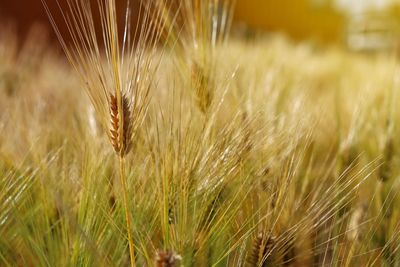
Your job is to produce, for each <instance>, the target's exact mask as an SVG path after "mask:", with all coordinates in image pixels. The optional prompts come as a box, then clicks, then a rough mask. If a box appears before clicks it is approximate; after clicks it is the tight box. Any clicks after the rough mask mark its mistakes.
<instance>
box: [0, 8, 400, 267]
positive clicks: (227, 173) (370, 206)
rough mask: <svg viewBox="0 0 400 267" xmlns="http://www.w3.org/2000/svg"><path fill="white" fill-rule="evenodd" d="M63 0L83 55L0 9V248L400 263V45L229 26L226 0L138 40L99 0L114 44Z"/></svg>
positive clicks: (65, 254)
mask: <svg viewBox="0 0 400 267" xmlns="http://www.w3.org/2000/svg"><path fill="white" fill-rule="evenodd" d="M67 2H69V3H70V4H71V7H72V8H71V9H70V10H69V11H70V12H71V11H72V13H70V14H72V15H74V14H75V17H74V16H70V17H69V20H67V21H66V22H65V23H67V24H68V23H70V24H69V25H70V26H71V29H72V40H73V41H74V42H72V46H71V47H70V46H69V44H68V43H64V49H65V51H66V54H67V59H69V62H70V63H71V64H69V63H68V61H67V60H66V58H65V56H64V55H63V54H62V53H60V51H58V50H56V49H54V48H52V46H51V45H50V44H49V42H46V41H45V40H46V38H45V37H44V33H43V32H42V31H41V30H40V29H35V28H34V29H32V30H31V34H30V35H29V37H28V38H27V40H26V41H25V42H24V43H23V45H22V47H19V48H18V40H17V39H18V38H17V36H16V34H15V33H14V32H13V30H12V28H8V27H6V26H4V27H2V32H3V33H4V34H3V35H2V36H1V38H0V133H1V134H0V237H1V238H0V266H157V267H159V266H160V267H161V266H165V267H169V266H261V267H262V266H399V265H400V251H399V249H400V223H399V222H400V220H399V219H400V205H399V204H400V199H399V195H398V192H399V182H398V176H399V172H400V158H399V153H398V151H399V150H398V148H400V143H399V139H398V138H397V137H398V136H399V131H400V129H399V127H398V125H397V122H398V121H399V120H400V117H399V116H400V114H399V111H398V109H397V104H396V103H397V99H398V98H399V89H400V68H399V65H398V62H397V59H396V57H394V56H393V54H384V53H376V54H360V53H358V54H356V53H352V52H350V51H346V50H344V49H342V48H337V47H320V46H318V45H315V44H313V43H309V42H303V43H292V42H291V41H290V40H287V39H286V38H284V37H282V36H279V35H267V36H264V35H260V36H259V37H257V38H252V39H246V38H243V37H238V36H236V35H233V36H231V35H229V34H228V33H229V31H230V17H231V12H232V8H231V6H230V1H226V0H217V1H212V0H207V1H204V2H202V1H199V0H194V1H192V0H183V1H182V3H183V4H182V6H180V8H178V9H176V8H175V7H174V6H173V5H172V4H171V5H170V4H169V3H168V1H166V0H155V1H150V2H152V3H156V4H155V5H154V6H151V7H150V6H145V7H144V8H143V10H142V12H143V20H144V25H146V26H144V28H143V31H142V32H141V33H137V32H135V33H134V34H132V38H131V39H130V38H125V37H124V38H123V44H124V45H120V42H119V40H121V39H122V37H121V36H122V35H121V36H118V32H119V31H118V30H117V28H118V25H117V23H116V22H115V21H116V18H115V15H116V13H115V10H114V7H115V1H114V0H112V1H108V2H106V3H108V4H103V5H101V3H104V2H102V1H100V0H99V1H98V3H99V6H100V13H101V14H102V17H103V21H102V23H103V24H102V26H100V28H101V29H102V30H103V32H104V36H105V37H103V38H104V40H102V41H103V42H104V47H102V46H101V45H98V44H97V39H96V38H100V39H101V37H99V36H95V35H93V31H92V30H93V29H92V28H91V25H92V24H91V23H90V14H91V13H90V9H89V8H88V6H85V1H84V0H67ZM206 2H207V4H210V3H214V2H218V5H217V7H215V6H214V9H215V10H214V9H212V8H211V9H210V8H205V7H204V6H203V4H204V3H206ZM221 6H222V10H223V11H222V12H220V8H221ZM217 9H218V11H217ZM128 10H129V7H128ZM177 10H178V11H177ZM48 11H49V13H50V14H51V13H52V12H53V11H52V10H48ZM65 12H68V11H65ZM102 12H103V13H102ZM127 14H128V15H129V12H127ZM128 15H127V16H128ZM200 18H201V19H200ZM209 21H213V22H214V23H215V25H214V24H212V23H209ZM74 22H78V23H77V24H74ZM114 22H115V23H114ZM203 22H204V23H203ZM57 23H58V22H54V26H55V28H56V29H57V25H58V24H57ZM80 23H81V24H80ZM79 25H85V27H81V26H79ZM177 25H179V26H177ZM182 25H183V26H182ZM213 25H214V26H215V28H214V27H213ZM93 27H94V26H93ZM131 28H134V26H129V27H125V33H126V32H129V31H131ZM124 36H127V35H126V34H125V35H124ZM59 37H60V40H61V42H62V40H63V38H64V36H59ZM64 40H65V39H64ZM194 44H195V45H194ZM103 50H104V51H103ZM77 51H78V52H77Z"/></svg>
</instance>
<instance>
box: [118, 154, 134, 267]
mask: <svg viewBox="0 0 400 267" xmlns="http://www.w3.org/2000/svg"><path fill="white" fill-rule="evenodd" d="M119 178H120V180H121V185H122V191H123V197H124V209H125V220H126V228H127V232H128V242H129V255H130V258H131V267H134V266H136V261H135V249H134V243H133V237H132V232H131V231H132V227H131V225H132V223H131V217H130V216H129V203H128V187H127V185H126V177H125V159H124V157H123V156H121V155H120V156H119Z"/></svg>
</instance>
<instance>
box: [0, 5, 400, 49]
mask: <svg viewBox="0 0 400 267" xmlns="http://www.w3.org/2000/svg"><path fill="white" fill-rule="evenodd" d="M47 2H48V3H49V5H50V8H52V10H54V8H56V6H55V1H53V0H48V1H47ZM61 2H63V1H61ZM237 2H238V3H237V6H236V12H235V25H236V26H239V27H238V28H240V29H241V30H242V31H243V32H245V33H246V34H247V35H248V36H251V35H252V33H254V32H267V33H282V34H284V35H286V36H288V37H289V38H290V39H292V40H294V41H302V40H312V41H314V42H316V43H322V44H335V45H341V46H344V47H346V48H349V49H351V50H362V51H377V50H379V51H384V50H391V51H392V50H393V49H395V50H397V49H398V47H399V44H400V0H237ZM121 12H122V8H121ZM0 21H1V22H2V23H6V24H8V25H12V27H14V30H15V31H17V32H18V35H19V36H20V39H21V40H23V38H24V37H25V36H26V35H27V33H28V32H29V30H30V29H31V27H32V26H35V27H39V26H40V27H44V28H47V29H48V32H49V36H50V38H51V39H53V40H54V39H55V38H54V34H53V33H52V30H51V27H50V25H49V23H48V19H47V16H46V14H45V12H44V9H43V6H42V4H41V1H40V0H12V1H11V0H1V1H0ZM0 37H1V32H0Z"/></svg>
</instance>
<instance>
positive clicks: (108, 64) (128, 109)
mask: <svg viewBox="0 0 400 267" xmlns="http://www.w3.org/2000/svg"><path fill="white" fill-rule="evenodd" d="M42 2H43V4H44V7H45V9H46V11H47V13H48V15H49V18H50V21H51V23H52V25H53V27H54V29H55V32H56V34H57V36H58V39H59V40H60V43H61V45H62V47H63V49H64V51H65V53H66V55H67V58H68V60H69V61H70V63H71V64H72V66H73V67H74V68H75V69H76V71H77V73H78V74H79V76H80V78H81V80H82V82H83V84H84V85H85V89H86V92H87V94H88V96H89V98H90V100H91V102H92V104H93V106H94V108H95V110H96V113H97V116H98V118H99V119H100V121H101V123H102V125H103V128H104V129H106V133H107V135H108V137H109V140H110V142H111V144H112V147H113V148H114V151H115V152H116V154H117V155H118V160H119V174H120V180H121V184H122V189H123V202H124V208H125V217H126V223H127V232H128V241H129V248H130V258H131V266H134V265H135V252H134V244H133V237H132V233H131V227H132V223H131V218H130V213H129V198H128V195H129V193H128V186H127V181H126V174H125V157H126V155H127V154H128V153H129V152H130V151H131V148H132V145H133V143H134V139H135V134H136V132H137V129H138V128H139V127H140V126H141V125H142V122H143V120H144V118H145V116H146V113H147V110H148V105H149V100H150V88H151V87H153V85H154V80H153V79H154V74H155V71H156V69H157V67H158V65H159V62H160V59H159V58H158V55H159V53H158V51H157V43H158V40H159V38H160V34H161V33H162V32H163V31H162V30H161V29H162V28H163V27H164V24H163V23H162V20H159V19H157V17H158V16H160V13H159V12H157V11H154V10H152V9H151V2H152V1H143V2H142V3H141V5H140V10H139V21H140V24H139V23H138V24H137V25H136V27H132V26H131V20H132V19H131V10H130V3H129V0H128V2H127V7H126V14H125V24H124V27H123V36H122V38H120V34H119V29H120V25H118V19H117V12H116V1H115V0H109V1H104V0H97V2H96V4H97V7H98V13H99V14H100V21H101V23H100V25H101V27H100V30H101V32H102V36H101V37H100V36H98V35H97V34H96V30H97V25H96V22H95V19H94V17H95V14H96V13H95V12H94V11H93V7H92V6H91V4H90V2H89V1H85V0H66V4H67V6H68V8H67V10H66V11H63V10H61V6H60V4H58V2H57V4H58V6H59V8H60V11H61V13H62V15H63V19H64V21H63V23H65V24H66V26H67V28H68V35H67V36H64V35H63V34H62V33H61V32H60V30H59V28H58V23H57V22H56V21H55V19H54V17H53V16H52V13H51V12H50V10H49V8H48V6H47V4H46V2H45V0H42ZM67 38H70V39H71V40H72V42H71V45H70V44H68V43H67V41H66V40H67ZM121 43H122V45H121ZM102 45H103V46H104V48H102Z"/></svg>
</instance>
